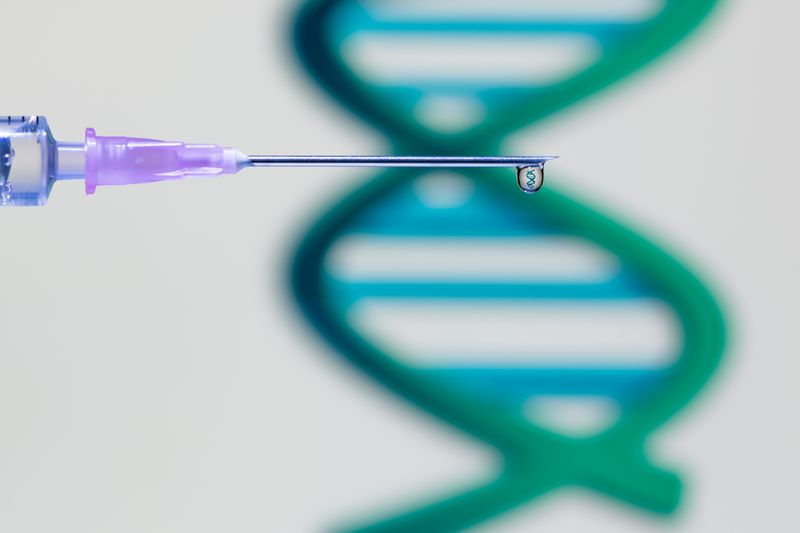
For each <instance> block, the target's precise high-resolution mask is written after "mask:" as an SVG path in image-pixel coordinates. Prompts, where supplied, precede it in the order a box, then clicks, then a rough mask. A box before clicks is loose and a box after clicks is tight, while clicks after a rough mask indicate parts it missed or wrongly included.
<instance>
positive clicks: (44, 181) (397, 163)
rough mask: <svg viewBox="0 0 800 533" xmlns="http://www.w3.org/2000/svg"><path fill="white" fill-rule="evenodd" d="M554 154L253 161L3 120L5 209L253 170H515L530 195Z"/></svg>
mask: <svg viewBox="0 0 800 533" xmlns="http://www.w3.org/2000/svg"><path fill="white" fill-rule="evenodd" d="M551 159H554V157H552V156H521V157H512V156H502V157H475V156H465V157H459V156H305V155H301V156H275V155H253V156H247V155H245V154H243V153H242V152H240V151H239V150H236V149H235V148H224V147H222V146H217V145H215V144H187V143H183V142H171V141H159V140H154V139H139V138H132V137H99V136H97V135H96V134H95V131H94V130H93V129H92V128H87V129H86V134H85V138H84V141H83V142H79V143H66V142H58V141H56V140H55V138H54V137H53V134H52V133H51V131H50V127H49V126H48V124H47V120H46V119H45V118H44V117H41V116H0V205H43V204H44V203H45V202H46V201H47V198H48V196H49V195H50V190H51V189H52V187H53V184H54V183H55V182H56V181H60V180H75V179H83V180H84V181H85V188H86V194H93V193H94V192H95V189H96V188H97V187H99V186H102V185H130V184H136V183H149V182H154V181H165V180H174V179H181V178H185V177H191V176H217V175H221V174H234V173H236V172H238V171H240V170H241V169H243V168H247V167H320V166H324V167H453V168H471V167H484V168H485V167H512V168H516V171H517V184H518V185H519V187H520V189H522V191H524V192H527V193H533V192H536V191H538V190H539V189H540V188H541V187H542V184H543V183H544V164H545V163H546V162H547V161H549V160H551Z"/></svg>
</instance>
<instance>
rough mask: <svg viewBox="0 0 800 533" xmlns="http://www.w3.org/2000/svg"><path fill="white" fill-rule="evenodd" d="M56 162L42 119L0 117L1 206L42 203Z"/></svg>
mask: <svg viewBox="0 0 800 533" xmlns="http://www.w3.org/2000/svg"><path fill="white" fill-rule="evenodd" d="M57 160H58V157H57V154H56V142H55V139H53V135H52V134H51V133H50V128H49V127H48V125H47V120H46V119H45V118H44V117H38V116H0V206H5V205H42V204H44V203H45V202H46V201H47V197H48V195H49V194H50V189H51V187H52V186H53V183H54V181H55V179H56V166H57Z"/></svg>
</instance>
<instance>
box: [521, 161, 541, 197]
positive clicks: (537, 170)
mask: <svg viewBox="0 0 800 533" xmlns="http://www.w3.org/2000/svg"><path fill="white" fill-rule="evenodd" d="M517 185H519V188H520V190H522V192H524V193H534V192H536V191H538V190H539V189H541V188H542V185H544V167H543V166H536V167H519V168H517Z"/></svg>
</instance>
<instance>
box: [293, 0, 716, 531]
mask: <svg viewBox="0 0 800 533" xmlns="http://www.w3.org/2000/svg"><path fill="white" fill-rule="evenodd" d="M604 4H607V6H606V7H604V6H603V5H604ZM713 4H714V0H663V1H650V0H638V1H633V0H630V1H629V0H607V1H605V2H603V1H600V0H597V1H590V2H587V1H583V0H529V1H527V2H523V1H514V0H505V1H497V2H477V1H470V0H460V1H459V0H425V1H424V2H423V1H421V0H310V1H308V2H307V3H306V4H304V5H303V6H302V9H301V10H300V12H299V15H298V17H297V19H296V25H295V28H294V30H295V31H294V45H295V47H296V50H297V53H298V54H299V56H300V58H301V60H302V62H303V64H304V65H305V67H306V69H307V70H308V71H309V72H310V73H311V75H312V76H313V77H314V79H315V80H316V82H317V83H318V84H319V85H320V86H321V87H322V88H323V89H324V90H325V91H327V92H328V93H329V94H330V95H332V96H333V97H334V98H336V99H337V100H338V101H339V102H340V103H341V104H342V105H343V106H345V107H346V108H348V109H349V110H351V111H352V112H353V113H355V114H356V115H358V116H359V117H361V118H362V119H364V120H365V121H367V122H368V123H370V124H371V125H373V126H374V127H375V128H377V129H378V130H380V131H381V132H382V133H383V134H384V135H386V137H387V139H388V140H389V142H390V143H391V145H392V149H393V151H394V153H396V154H431V155H474V154H494V153H503V142H504V139H506V138H507V137H508V136H509V135H510V134H511V133H513V132H515V131H517V130H519V129H520V128H522V127H526V128H530V127H531V125H533V124H536V123H538V122H539V121H541V120H542V119H544V118H545V117H549V116H550V115H553V114H554V113H556V112H558V111H559V110H561V109H564V108H566V107H568V106H569V105H570V104H573V103H576V102H578V101H580V100H582V99H584V98H586V97H588V96H590V95H592V94H594V93H597V92H598V91H600V90H601V89H603V88H606V87H608V86H610V85H611V84H612V83H613V82H615V81H618V80H620V79H622V78H624V77H626V76H627V75H628V74H630V73H632V72H634V71H636V70H638V69H639V68H640V67H642V66H644V65H645V64H647V63H648V62H650V61H651V60H653V59H654V58H656V57H657V56H659V55H661V54H662V53H664V52H665V51H667V50H668V49H670V48H671V47H672V46H673V45H674V44H676V43H677V42H679V41H680V40H681V39H682V38H683V37H684V36H686V35H687V34H688V33H689V32H690V31H691V30H693V29H695V28H696V27H697V26H698V25H699V24H700V22H701V21H702V20H703V19H704V17H705V16H706V15H707V13H708V12H709V11H710V9H711V7H712V5H713ZM448 54H450V55H448ZM465 58H466V61H465ZM554 174H555V175H557V169H555V170H554V171H553V174H551V176H552V175H554ZM558 181H559V180H558V178H557V177H556V178H555V179H550V180H549V181H548V184H547V185H546V186H545V188H544V189H543V190H542V191H541V192H539V193H537V194H536V195H535V196H533V197H531V196H527V195H523V194H520V193H519V192H518V190H517V187H516V184H515V183H513V182H512V181H511V180H509V179H508V176H507V171H506V172H504V171H502V170H493V169H470V170H459V171H457V172H446V173H443V172H442V171H440V170H436V171H434V170H431V169H423V168H399V169H397V168H396V169H388V170H383V171H381V172H380V173H379V174H377V175H376V176H375V177H374V179H372V180H370V181H368V182H366V184H365V185H363V186H361V187H360V188H358V189H357V190H355V191H353V192H352V193H350V194H348V195H347V196H346V197H344V198H343V199H341V200H340V201H338V202H337V203H336V204H335V205H333V206H332V207H331V209H330V210H329V211H328V212H327V213H325V214H324V215H323V216H321V218H319V220H317V221H316V222H315V223H314V224H313V227H312V228H311V229H310V231H309V232H308V234H307V235H306V236H305V237H304V239H303V241H302V242H301V244H300V245H299V249H298V250H297V252H296V256H295V257H294V261H293V264H292V274H291V275H292V288H293V291H294V296H295V298H296V300H297V302H298V304H299V307H300V308H301V310H302V312H303V314H304V315H305V317H306V318H307V319H308V321H309V322H310V323H311V325H312V326H313V327H314V328H315V329H316V331H317V332H318V333H319V334H320V335H321V336H322V337H323V338H324V339H325V340H326V341H327V342H328V343H329V344H330V346H331V347H332V348H334V350H335V352H336V353H338V354H339V355H340V356H341V357H342V358H344V360H346V361H347V362H348V363H350V364H352V365H354V366H355V367H357V368H358V369H360V370H361V371H362V372H363V373H364V374H366V375H367V376H369V377H370V378H372V379H374V380H376V381H377V382H379V383H380V384H382V385H383V386H384V387H385V388H387V389H389V390H391V391H393V392H394V393H396V394H397V395H399V396H400V397H402V398H404V399H405V400H407V401H408V402H411V403H412V404H414V405H416V406H417V407H419V408H420V409H422V410H424V411H425V412H427V413H428V414H430V415H433V416H434V417H436V418H437V419H438V420H440V421H442V422H445V423H447V424H449V425H451V426H453V427H455V428H457V429H458V430H460V431H461V432H463V433H465V434H468V435H469V436H471V437H473V438H475V439H478V440H480V441H481V442H483V443H486V444H488V445H490V446H491V447H493V448H494V449H496V450H497V451H498V455H499V456H500V457H501V458H502V462H501V465H500V467H499V468H498V470H497V473H496V476H494V477H492V478H491V479H489V480H487V481H486V482H485V483H479V484H477V485H476V486H474V487H470V488H463V487H456V488H454V490H453V494H452V495H451V496H449V497H445V498H443V499H441V500H439V501H431V502H427V503H422V504H419V505H417V506H416V507H415V506H413V505H412V506H411V508H409V509H408V510H406V511H402V512H398V513H397V514H395V515H394V516H389V517H387V518H386V519H384V520H381V521H378V522H375V523H372V524H367V525H365V526H362V527H361V528H357V529H359V530H361V529H362V528H363V530H366V531H455V530H460V529H463V528H466V527H470V526H472V525H475V524H478V523H481V522H486V521H490V520H492V519H493V518H495V517H497V516H499V515H501V514H502V513H504V512H506V511H509V510H511V509H513V508H515V507H517V506H520V505H522V504H525V503H528V502H531V501H533V500H535V499H536V498H537V497H539V496H541V495H543V494H545V493H548V492H550V491H552V490H553V489H556V488H564V487H575V486H577V487H583V488H589V489H592V490H594V491H597V492H599V493H602V494H605V495H609V496H613V497H615V498H618V499H621V500H624V501H626V502H628V503H630V504H632V505H634V506H638V507H642V508H644V509H647V510H650V511H653V512H655V513H661V514H669V513H671V512H672V511H673V510H674V509H675V508H676V507H677V506H678V504H679V501H680V492H681V483H680V480H679V478H678V477H677V475H676V474H674V473H672V472H670V471H667V470H665V469H663V468H660V467H658V466H655V465H653V464H652V463H651V461H649V460H648V458H647V456H646V454H645V451H644V445H645V441H646V439H647V437H648V435H649V434H650V433H652V432H653V431H654V430H655V429H657V428H659V427H660V426H662V425H663V424H664V423H665V422H667V421H668V420H669V419H670V418H671V417H672V416H673V415H674V414H676V413H677V412H678V411H680V410H681V409H682V408H683V407H684V406H686V405H687V404H688V403H689V402H690V401H691V400H692V399H693V398H694V397H695V395H696V394H697V393H698V391H699V390H700V389H701V388H702V387H703V386H704V385H705V384H706V383H707V381H708V380H709V378H710V377H711V376H712V374H713V372H714V370H715V368H716V367H717V365H718V363H719V361H720V359H721V357H722V354H723V347H724V343H725V328H724V320H723V317H722V314H721V312H720V310H719V308H718V306H717V304H716V303H715V300H714V299H713V297H712V296H711V295H710V293H709V291H708V290H707V289H706V288H705V286H704V285H703V284H702V283H701V282H700V281H699V280H698V279H697V278H696V277H695V276H694V275H693V274H692V273H691V272H690V271H689V270H688V269H687V268H686V267H685V266H683V265H682V264H681V263H680V262H679V261H678V260H676V259H675V258H674V257H672V256H671V255H669V254H667V253H666V252H665V251H664V250H662V249H661V248H659V247H658V246H656V245H655V244H653V243H652V242H650V241H649V240H647V239H645V238H644V237H642V236H640V235H638V234H637V233H636V232H634V231H633V230H632V229H630V228H627V227H624V226H622V225H621V224H619V223H618V222H615V221H614V220H612V219H611V218H609V217H607V216H605V215H603V214H601V213H599V212H597V211H596V210H594V209H592V208H590V207H588V206H586V205H583V204H581V203H579V202H577V201H575V200H573V199H572V198H570V197H569V196H567V195H566V194H563V193H561V192H559V191H558V189H557V186H556V184H557V183H558ZM570 413H572V414H570ZM581 413H584V415H583V416H585V413H589V414H590V416H588V417H585V418H584V419H583V422H582V423H581V424H576V425H573V426H570V424H569V422H570V421H571V420H572V421H575V420H577V421H580V420H581V416H582V415H581Z"/></svg>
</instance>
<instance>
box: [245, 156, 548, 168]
mask: <svg viewBox="0 0 800 533" xmlns="http://www.w3.org/2000/svg"><path fill="white" fill-rule="evenodd" d="M248 159H249V160H250V164H251V165H252V166H254V167H451V168H469V167H482V168H486V167H516V168H520V167H536V166H541V165H543V164H544V163H546V162H547V161H550V160H551V159H555V157H554V156H499V157H480V156H478V157H459V156H372V155H367V156H362V155H356V156H354V155H251V156H248Z"/></svg>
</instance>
